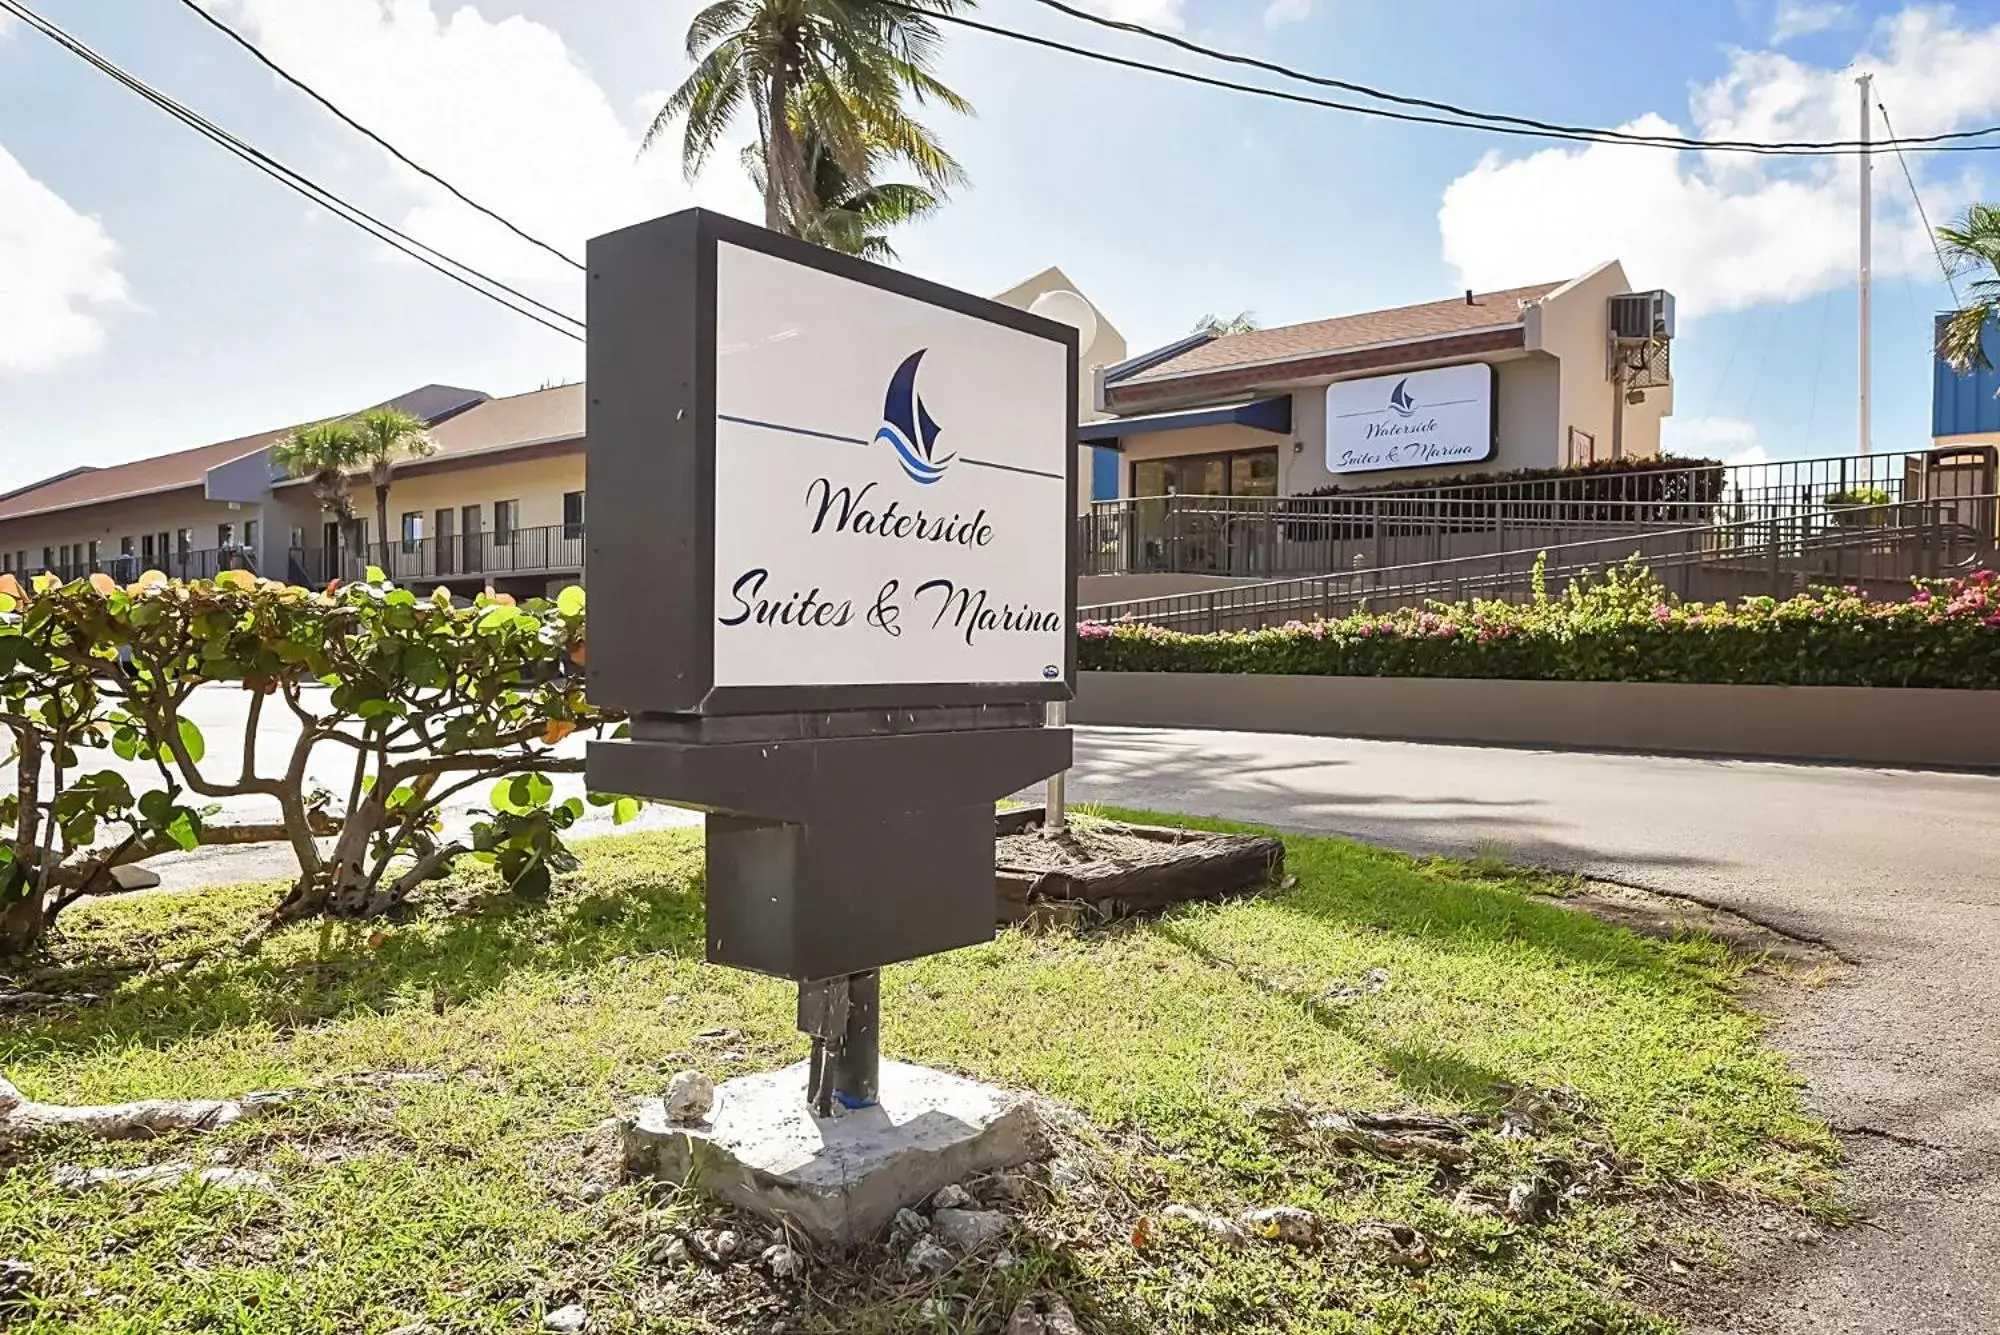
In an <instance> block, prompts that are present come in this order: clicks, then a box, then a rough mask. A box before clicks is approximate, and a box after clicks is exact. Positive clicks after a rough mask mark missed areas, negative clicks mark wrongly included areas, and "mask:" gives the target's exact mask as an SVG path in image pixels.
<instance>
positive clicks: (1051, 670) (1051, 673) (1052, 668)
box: [1042, 663, 1062, 681]
mask: <svg viewBox="0 0 2000 1335" xmlns="http://www.w3.org/2000/svg"><path fill="white" fill-rule="evenodd" d="M1061 675H1062V669H1061V668H1059V667H1057V666H1056V665H1055V664H1054V663H1051V664H1049V665H1048V666H1047V667H1045V668H1043V669H1042V676H1043V678H1044V679H1045V680H1048V681H1054V680H1055V679H1056V678H1057V677H1060V676H1061Z"/></svg>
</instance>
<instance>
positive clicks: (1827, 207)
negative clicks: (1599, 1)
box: [1438, 8, 2000, 315]
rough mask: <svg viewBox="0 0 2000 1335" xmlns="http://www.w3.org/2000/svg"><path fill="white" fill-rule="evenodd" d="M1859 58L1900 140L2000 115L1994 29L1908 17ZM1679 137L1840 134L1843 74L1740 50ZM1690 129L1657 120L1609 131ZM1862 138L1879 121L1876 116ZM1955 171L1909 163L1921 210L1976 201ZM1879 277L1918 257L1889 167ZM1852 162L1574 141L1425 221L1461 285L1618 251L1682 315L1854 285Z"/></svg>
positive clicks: (1848, 115)
mask: <svg viewBox="0 0 2000 1335" xmlns="http://www.w3.org/2000/svg"><path fill="white" fill-rule="evenodd" d="M1856 63H1857V65H1858V66H1859V67H1860V68H1862V69H1869V70H1872V71H1874V72H1875V73H1876V75H1877V83H1876V88H1877V91H1878V93H1879V95H1880V96H1881V97H1882V99H1883V100H1884V101H1885V102H1886V103H1887V104H1888V106H1889V107H1890V109H1891V110H1892V111H1893V112H1894V114H1895V117H1896V129H1897V131H1898V132H1899V133H1900V134H1903V135H1905V136H1909V135H1922V134H1931V133H1936V132H1940V131H1945V130H1951V129H1957V128H1964V127H1967V126H1970V125H1974V124H1984V123H1988V122H1990V121H1991V120H1993V119H1994V116H1995V113H1996V112H2000V80H1995V79H1994V78H1993V77H1992V71H1993V70H1994V69H1995V68H2000V23H1995V24H1993V25H1992V26H1990V27H1985V28H1978V27H1960V26H1957V25H1956V23H1955V21H1954V19H1953V17H1952V14H1951V11H1949V10H1943V9H1926V8H1912V9H1907V10H1905V11H1903V12H1902V13H1901V14H1899V15H1897V16H1895V17H1894V18H1892V19H1888V20H1885V21H1884V22H1883V23H1882V24H1881V25H1879V26H1878V28H1877V29H1876V31H1875V33H1874V35H1873V38H1872V49H1871V50H1870V51H1867V52H1864V53H1862V55H1861V56H1860V57H1858V58H1857V62H1856ZM1690 113H1691V114H1690V120H1691V122H1692V131H1691V133H1692V134H1693V135H1694V136H1696V137H1700V138H1705V139H1716V138H1728V139H1742V140H1755V141H1766V142H1769V141H1776V140H1828V139H1851V138H1853V137H1854V135H1855V131H1856V126H1855V115H1856V95H1855V89H1854V82H1853V70H1852V68H1849V69H1825V68H1819V67H1816V66H1811V65H1804V64H1801V63H1799V62H1798V61H1795V60H1793V59H1792V58H1791V57H1789V56H1786V55H1783V54H1781V53H1779V52H1776V51H1738V52H1735V53H1734V54H1733V55H1732V56H1731V59H1730V64H1729V68H1728V70H1727V72H1726V73H1724V74H1723V76H1722V77H1721V78H1719V79H1717V80H1716V81H1715V82H1714V83H1712V84H1708V85H1705V86H1702V87H1698V88H1696V89H1694V90H1693V92H1692V94H1691V96H1690ZM1624 128H1626V129H1629V130H1635V131H1639V132H1642V133H1690V131H1687V130H1682V129H1679V128H1678V127H1677V126H1676V125H1675V124H1674V123H1672V122H1670V121H1669V120H1667V119H1666V118H1665V117H1662V116H1660V115H1657V114H1651V113H1649V114H1647V115H1644V116H1641V117H1639V118H1638V119H1637V120H1636V121H1633V122H1632V123H1631V124H1629V125H1627V126H1626V127H1624ZM1877 133H1878V135H1879V133H1880V128H1879V124H1878V129H1877ZM1965 166H1966V164H1964V163H1963V162H1952V163H1946V162H1942V161H1938V160H1935V159H1927V158H1925V157H1923V156H1922V155H1912V156H1911V158H1910V167H1911V170H1912V171H1914V172H1916V173H1917V175H1918V180H1919V183H1920V185H1921V186H1922V187H1923V190H1924V198H1925V203H1926V204H1927V205H1928V206H1929V208H1930V211H1931V215H1932V217H1933V218H1942V217H1945V216H1948V215H1950V214H1952V213H1954V212H1956V211H1957V209H1958V208H1959V207H1961V206H1962V205H1963V204H1964V203H1965V202H1966V201H1967V200H1969V199H1970V198H1972V197H1973V196H1974V195H1975V194H1976V193H1977V190H1976V185H1977V183H1976V182H1975V181H1973V180H1971V179H1968V178H1967V177H1965V176H1960V175H1945V174H1944V173H1947V172H1956V171H1960V170H1963V169H1964V168H1965ZM1875 168H1876V170H1875V272H1876V275H1877V277H1878V278H1880V277H1892V276H1895V275H1897V274H1903V273H1911V272H1915V271H1918V270H1920V269H1921V268H1922V266H1924V265H1927V264H1931V263H1934V261H1933V260H1932V259H1931V257H1930V248H1929V244H1928V242H1927V240H1926V239H1925V237H1924V236H1923V231H1922V227H1921V224H1920V223H1919V222H1918V221H1917V218H1916V216H1915V210H1914V209H1913V208H1912V207H1911V205H1910V200H1909V192H1908V190H1907V189H1906V188H1905V187H1904V186H1903V184H1902V180H1901V170H1900V169H1899V168H1898V167H1897V165H1896V163H1895V160H1894V158H1893V157H1891V158H1887V159H1883V158H1878V159H1877V160H1876V163H1875ZM1857 180H1858V173H1857V171H1856V167H1855V159H1854V158H1852V157H1837V158H1811V159H1795V158H1778V157H1757V156H1751V155H1746V154H1731V153H1699V154H1676V153H1670V152H1666V151H1663V150H1659V149H1642V148H1630V147H1617V146H1610V145H1590V146H1586V147H1583V148H1577V149H1570V148H1548V149H1542V150H1539V151H1536V152H1532V153H1529V154H1528V155H1527V156H1525V157H1514V158H1508V157H1504V156H1503V155H1502V154H1501V153H1500V152H1498V151H1495V152H1493V153H1489V154H1488V155H1487V156H1486V157H1485V158H1484V159H1483V160H1481V162H1480V163H1479V164H1478V165H1477V166H1476V167H1474V168H1473V169H1472V170H1471V171H1469V172H1467V173H1466V174H1465V175H1463V176H1461V177H1459V178H1458V179H1457V180H1455V181H1453V182H1452V183H1451V185H1450V186H1448V187H1447V188H1446V190H1445V193H1444V198H1443V202H1442V205H1441V207H1440V209H1439V211H1438V224H1439V229H1440V231H1441V232H1442V234H1443V242H1444V257H1445V259H1446V260H1447V261H1449V262H1450V263H1452V264H1453V265H1454V266H1456V267H1457V269H1458V271H1459V275H1460V280H1461V282H1462V283H1463V284H1464V285H1467V286H1472V287H1481V288H1492V287H1504V286H1507V285H1509V284H1511V283H1520V282H1534V281H1540V280H1543V279H1553V278H1562V277H1566V276H1569V275H1573V274H1577V273H1581V272H1583V271H1584V270H1585V269H1586V268H1588V267H1589V266H1591V265H1592V264H1595V263H1597V262H1599V261H1601V260H1604V259H1607V258H1611V257H1614V256H1615V257H1617V258H1619V259H1621V260H1623V261H1624V263H1625V268H1626V273H1627V274H1628V275H1629V276H1630V278H1631V279H1632V281H1633V282H1635V283H1638V284H1640V285H1643V286H1648V287H1650V286H1655V285H1658V286H1664V287H1668V288H1671V289H1673V290H1674V292H1675V293H1676V294H1677V295H1678V296H1679V297H1680V299H1681V309H1682V311H1683V312H1684V313H1686V314H1690V315H1698V314H1701V313H1704V312H1716V311H1727V310H1736V309H1741V308H1744V307H1749V306H1755V305H1758V304H1761V303H1765V302H1772V301H1795V300H1798V299H1799V298H1801V297H1807V296H1812V295H1815V294H1817V293H1820V292H1824V291H1826V290H1828V289H1830V288H1837V287H1844V286H1846V285H1847V284H1849V283H1851V282H1852V281H1853V271H1854V265H1855V228H1856V215H1857V211H1858V184H1857Z"/></svg>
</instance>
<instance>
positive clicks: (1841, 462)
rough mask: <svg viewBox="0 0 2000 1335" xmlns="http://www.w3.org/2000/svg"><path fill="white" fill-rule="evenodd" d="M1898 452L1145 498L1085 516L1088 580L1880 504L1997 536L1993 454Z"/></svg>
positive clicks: (1555, 540)
mask: <svg viewBox="0 0 2000 1335" xmlns="http://www.w3.org/2000/svg"><path fill="white" fill-rule="evenodd" d="M1959 453H1960V454H1962V455H1963V457H1957V455H1954V454H1953V452H1948V451H1937V450H1928V451H1916V452H1910V453H1905V454H1884V455H1863V456H1850V457H1829V458H1824V459H1800V460H1786V461H1783V462H1778V463H1748V464H1734V465H1727V466H1724V465H1719V464H1713V463H1690V464H1689V465H1688V466H1687V467H1685V468H1678V469H1677V468H1672V467H1658V468H1651V469H1647V470H1644V471H1638V470H1634V471H1630V472H1623V473H1579V474H1578V475H1576V476H1559V477H1546V476H1545V477H1537V478H1534V479H1532V480H1525V481H1506V480H1501V481H1489V482H1467V483H1454V484H1451V485H1447V486H1439V487H1422V488H1410V489H1406V490H1401V491H1391V490H1386V489H1385V490H1381V491H1361V492H1355V493H1348V494H1341V493H1336V494H1332V495H1322V496H1189V495H1180V496H1146V497H1136V498H1127V499H1125V500H1119V501H1104V502H1099V503H1097V504H1095V505H1093V506H1092V507H1091V509H1090V512H1089V513H1087V514H1085V515H1082V516H1080V517H1079V518H1078V520H1077V526H1078V528H1077V552H1078V568H1079V570H1080V571H1081V573H1083V574H1086V575H1122V574H1206V575H1231V576H1240V577H1250V578H1256V577H1260V576H1262V577H1277V576H1283V575H1288V574H1329V573H1333V572H1336V571H1342V570H1350V569H1354V568H1357V567H1361V566H1372V567H1374V568H1377V569H1382V568H1386V567H1391V566H1402V565H1408V564H1411V563H1414V562H1419V561H1443V560H1450V559H1454V558H1458V557H1470V556H1481V555H1489V554H1494V553H1500V552H1509V551H1515V550H1519V549H1522V548H1525V547H1529V546H1537V547H1539V546H1561V545H1566V544H1568V543H1572V542H1581V541H1589V540H1591V539H1594V538H1599V537H1606V536H1612V535H1619V534H1643V533H1648V532H1672V531H1678V530H1681V529H1685V528H1691V527H1695V526H1698V525H1703V524H1714V525H1743V524H1752V523H1763V522H1788V523H1793V524H1795V525H1803V526H1804V527H1806V528H1808V529H1811V528H1818V527H1824V526H1827V525H1829V524H1837V523H1840V522H1842V520H1843V516H1845V517H1847V519H1848V520H1850V521H1855V522H1865V516H1866V515H1867V514H1869V513H1870V512H1871V511H1872V510H1875V509H1878V508H1879V507H1882V506H1892V505H1900V504H1907V503H1912V502H1916V501H1922V500H1939V499H1953V500H1954V501H1963V502H1964V504H1965V513H1964V514H1963V515H1962V516H1960V522H1962V523H1964V524H1966V525H1967V526H1969V527H1974V528H1979V529H1981V530H1982V531H1984V532H1986V533H1988V534H1991V533H1992V532H1993V531H1994V513H1993V506H1992V505H1991V503H1990V501H1989V502H1987V503H1985V505H1984V507H1983V508H1981V507H1979V506H1977V505H1974V504H1973V502H1975V501H1976V500H1977V498H1979V497H1990V496H1991V495H1992V494H1993V493H1994V492H1995V491H1996V490H2000V479H1996V477H1995V468H1996V465H1995V458H1994V452H1993V451H1991V450H1990V449H1986V450H1983V451H1977V450H1975V451H1965V452H1959Z"/></svg>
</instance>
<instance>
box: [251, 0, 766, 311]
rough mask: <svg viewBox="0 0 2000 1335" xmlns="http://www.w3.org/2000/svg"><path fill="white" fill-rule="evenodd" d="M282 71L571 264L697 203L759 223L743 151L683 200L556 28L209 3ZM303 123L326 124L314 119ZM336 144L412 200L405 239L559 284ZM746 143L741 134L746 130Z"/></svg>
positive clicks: (400, 171)
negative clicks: (617, 230)
mask: <svg viewBox="0 0 2000 1335" xmlns="http://www.w3.org/2000/svg"><path fill="white" fill-rule="evenodd" d="M214 2H215V3H216V4H217V7H218V9H220V10H222V11H224V12H225V13H226V14H227V15H228V16H229V17H230V18H232V19H233V20H237V21H239V22H240V25H241V27H242V29H243V30H244V32H245V34H246V35H247V36H248V37H250V38H251V40H253V41H254V42H256V43H257V45H258V46H259V48H260V49H262V50H263V51H264V52H265V53H266V54H268V55H269V56H270V57H271V58H272V59H273V60H274V61H276V62H277V63H278V64H280V65H282V66H284V67H285V68H286V69H288V70H289V71H291V73H293V74H294V75H296V76H298V77H299V78H300V79H301V80H303V81H304V82H306V83H308V84H311V85H312V86H313V87H315V88H317V89H319V90H320V91H321V92H322V93H324V94H325V95H326V96H327V97H328V98H329V99H330V100H331V101H333V102H334V103H335V104H336V105H338V106H340V107H341V108H342V109H344V110H345V111H346V112H347V113H348V114H349V115H351V116H353V117H354V118H355V119H356V120H357V121H359V122H360V123H361V124H363V125H366V126H368V127H369V128H370V129H372V130H374V131H375V132H376V133H378V134H380V135H381V136H382V137H383V138H384V139H387V140H388V141H389V142H390V143H392V144H395V145H396V146H397V147H398V148H400V149H401V150H402V151H403V152H405V153H407V154H408V155H409V156H410V157H411V158H412V159H414V160H415V161H417V162H420V163H422V164H424V165H425V166H426V167H428V168H429V169H431V170H432V171H435V172H437V173H438V174H439V175H440V176H442V177H444V178H445V179H446V180H449V181H451V182H452V183H453V184H454V185H455V186H457V187H458V188H459V189H460V190H463V191H464V192H465V193H466V194H467V195H469V196H471V197H472V198H473V199H476V200H478V201H480V202H481V203H482V204H485V205H487V206H489V207H491V208H492V209H494V210H495V211H496V212H498V213H500V214H502V215H503V216H505V217H507V218H509V219H511V220H512V221H514V222H515V223H516V224H517V225H519V226H520V227H521V228H522V229H523V230H525V231H527V232H529V233H531V234H533V235H535V236H537V237H540V238H542V239H544V240H546V241H548V242H550V243H551V244H552V245H554V246H556V247H558V248H559V249H562V250H565V251H567V252H568V253H570V254H571V255H574V256H577V257H578V258H581V257H582V253H583V243H584V242H585V240H587V239H588V238H589V237H591V236H592V235H595V234H596V233H599V232H603V231H607V230H609V229H611V228H614V227H619V226H622V225H625V224H627V223H631V222H637V221H639V220H641V219H643V218H648V217H653V216H656V215H658V214H662V213H668V212H671V211H673V210H674V209H677V208H684V207H686V206H688V205H689V204H704V205H707V206H709V207H712V208H720V209H723V210H725V211H727V212H733V213H738V214H743V215H745V216H756V215H757V214H758V213H759V212H760V210H759V208H758V205H757V201H756V199H755V196H754V192H753V191H752V189H751V187H750V185H749V183H748V182H747V181H746V180H744V179H743V175H742V172H741V170H740V168H739V166H738V163H737V159H736V152H735V149H734V148H730V147H725V148H724V150H723V151H722V152H721V153H718V155H717V160H716V163H715V165H714V168H713V169H712V170H710V171H709V172H707V173H705V174H704V177H703V180H702V181H701V182H700V183H699V184H697V185H696V186H695V187H692V188H690V187H689V186H688V185H687V184H686V182H685V181H683V179H682V177H681V171H680V159H679V155H678V152H677V151H676V146H675V145H674V144H672V143H668V144H665V145H661V146H659V147H657V148H655V149H654V150H653V151H652V152H649V153H646V154H645V155H644V156H640V154H639V139H640V136H641V134H642V133H643V132H644V129H645V124H646V120H647V119H649V116H646V115H641V114H639V113H638V112H637V111H636V110H634V111H632V112H629V113H621V112H620V110H619V109H617V108H616V107H614V106H613V104H612V102H611V99H610V98H609V97H608V96H607V95H606V93H605V91H604V89H603V88H602V87H601V86H599V84H598V83H597V81H596V80H595V79H594V78H593V77H592V75H591V74H590V72H589V71H587V70H586V69H585V68H584V67H583V66H582V65H581V64H580V63H579V62H578V60H577V59H576V57H575V56H574V55H573V53H572V52H571V51H570V50H569V48H568V47H567V45H565V43H564V41H563V39H562V36H561V35H560V34H559V33H557V32H556V31H554V30H553V29H551V28H548V27H546V26H544V25H542V24H540V23H536V22H533V21H532V20H529V19H526V18H521V17H518V16H516V17H510V18H504V19H499V20H497V21H494V20H488V19H486V18H484V17H482V16H481V14H480V13H479V12H478V11H477V10H476V9H474V8H473V7H472V6H471V5H465V6H463V7H461V8H458V9H456V10H452V11H451V12H449V13H448V14H447V13H444V12H442V10H443V8H444V6H442V5H440V6H437V7H435V8H434V7H433V5H432V3H431V0H214ZM310 114H312V115H314V116H319V115H320V114H321V113H320V112H319V110H318V109H317V108H313V109H311V111H310ZM324 123H325V124H326V127H327V129H326V133H327V135H328V136H329V138H330V139H332V140H333V141H334V142H338V143H339V144H340V147H341V150H342V151H343V153H344V154H350V155H351V156H352V157H353V158H354V160H360V161H368V162H371V163H379V164H380V168H381V170H382V171H383V172H384V173H386V174H387V175H388V176H390V177H391V178H392V179H393V180H395V181H396V182H397V184H398V185H399V186H400V187H401V188H403V189H404V190H406V191H407V192H408V193H409V195H410V196H411V197H412V198H413V200H414V201H415V202H414V203H413V204H412V206H411V207H410V209H409V211H408V213H407V215H406V217H405V218H404V219H402V220H399V222H398V225H399V226H401V227H402V228H403V229H404V230H406V231H408V232H410V233H411V234H412V235H414V236H416V237H418V238H420V239H421V240H423V241H425V242H426V243H428V244H430V245H434V246H436V247H437V248H438V249H440V250H442V251H445V252H446V253H447V254H450V255H453V256H455V257H457V258H459V259H463V260H465V261H466V262H468V263H471V264H474V265H476V266H478V267H480V268H483V269H487V270H488V271H490V272H495V273H501V274H507V275H519V274H537V275H545V276H557V275H564V274H566V273H567V272H568V271H567V269H566V266H562V265H560V264H559V263H558V262H557V261H555V260H554V259H552V258H550V257H549V256H548V255H547V254H545V253H544V252H542V251H540V250H538V249H536V248H535V247H533V246H531V245H529V244H527V243H526V242H524V241H522V240H520V239H519V238H518V237H515V236H514V235H512V234H511V233H509V232H508V231H507V230H506V229H505V228H503V227H502V226H501V225H500V224H498V223H496V222H493V221H492V220H490V219H488V218H486V217H483V216H482V215H480V214H479V213H477V212H475V211H474V210H472V209H470V208H468V207H466V206H465V205H463V204H461V203H459V202H458V201H456V200H454V199H452V198H451V197H450V196H449V195H447V194H446V193H445V192H444V191H443V190H441V189H439V188H438V187H436V186H435V185H433V184H431V183H430V182H428V181H426V180H424V179H423V178H421V177H419V176H417V175H416V174H415V173H413V172H410V171H408V170H407V169H405V168H403V167H402V166H400V165H399V164H397V163H395V162H394V160H393V159H391V158H389V157H388V156H387V155H386V154H383V153H381V152H380V150H378V149H376V148H375V147H374V146H373V145H370V144H366V143H364V142H362V141H360V140H359V139H358V138H356V137H354V136H353V135H352V133H351V132H350V131H348V130H346V129H344V128H342V127H340V126H338V125H335V124H333V123H332V122H331V121H326V122H324ZM746 132H747V131H746Z"/></svg>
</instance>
